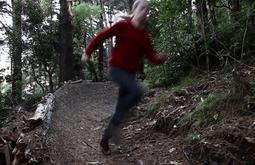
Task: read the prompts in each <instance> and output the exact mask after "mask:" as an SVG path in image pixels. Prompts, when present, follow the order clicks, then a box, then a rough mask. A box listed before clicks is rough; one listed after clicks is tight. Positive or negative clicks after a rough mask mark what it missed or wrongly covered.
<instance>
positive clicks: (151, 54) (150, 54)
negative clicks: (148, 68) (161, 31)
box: [145, 34, 166, 65]
mask: <svg viewBox="0 0 255 165" xmlns="http://www.w3.org/2000/svg"><path fill="white" fill-rule="evenodd" d="M145 55H146V57H147V59H148V60H149V61H150V62H151V63H153V64H156V65H159V64H163V63H164V62H165V61H166V55H165V54H163V53H161V54H159V55H157V54H156V52H155V50H154V48H153V46H152V41H151V39H150V36H149V34H147V35H146V50H145Z"/></svg>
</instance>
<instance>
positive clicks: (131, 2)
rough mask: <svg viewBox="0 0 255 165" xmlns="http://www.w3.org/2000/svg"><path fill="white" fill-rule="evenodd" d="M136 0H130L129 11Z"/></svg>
mask: <svg viewBox="0 0 255 165" xmlns="http://www.w3.org/2000/svg"><path fill="white" fill-rule="evenodd" d="M133 3H134V0H128V7H129V11H130V12H131V10H132V6H133Z"/></svg>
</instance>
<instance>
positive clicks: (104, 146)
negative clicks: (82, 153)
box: [100, 139, 111, 155]
mask: <svg viewBox="0 0 255 165" xmlns="http://www.w3.org/2000/svg"><path fill="white" fill-rule="evenodd" d="M100 147H101V151H102V152H103V154H104V155H110V154H111V152H110V148H109V140H104V139H102V140H101V142H100Z"/></svg>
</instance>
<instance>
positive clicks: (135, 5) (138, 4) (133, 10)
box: [121, 0, 149, 19]
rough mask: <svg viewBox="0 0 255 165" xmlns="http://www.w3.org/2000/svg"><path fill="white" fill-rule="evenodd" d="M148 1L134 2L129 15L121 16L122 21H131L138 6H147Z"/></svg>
mask: <svg viewBox="0 0 255 165" xmlns="http://www.w3.org/2000/svg"><path fill="white" fill-rule="evenodd" d="M148 4H149V3H148V1H147V0H136V1H135V2H134V3H133V5H132V9H131V13H130V14H129V15H126V16H121V18H123V19H132V18H133V17H134V15H135V12H136V9H137V8H138V6H140V5H144V6H146V7H147V6H148Z"/></svg>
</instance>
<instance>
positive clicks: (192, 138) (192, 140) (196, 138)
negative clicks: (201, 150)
mask: <svg viewBox="0 0 255 165" xmlns="http://www.w3.org/2000/svg"><path fill="white" fill-rule="evenodd" d="M200 140H201V134H199V133H197V132H193V133H190V134H189V135H188V136H187V138H186V142H187V143H188V144H196V143H198V142H200Z"/></svg>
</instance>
